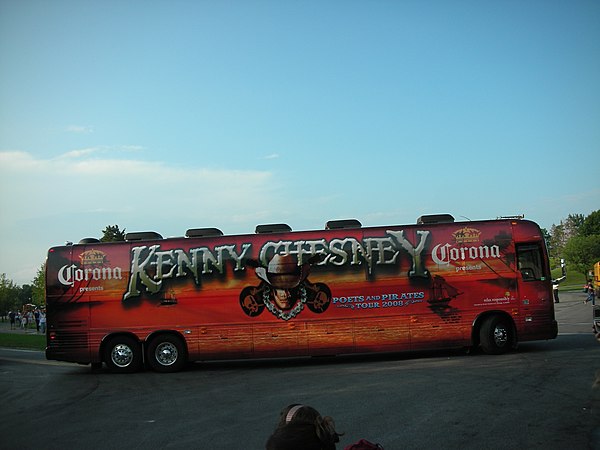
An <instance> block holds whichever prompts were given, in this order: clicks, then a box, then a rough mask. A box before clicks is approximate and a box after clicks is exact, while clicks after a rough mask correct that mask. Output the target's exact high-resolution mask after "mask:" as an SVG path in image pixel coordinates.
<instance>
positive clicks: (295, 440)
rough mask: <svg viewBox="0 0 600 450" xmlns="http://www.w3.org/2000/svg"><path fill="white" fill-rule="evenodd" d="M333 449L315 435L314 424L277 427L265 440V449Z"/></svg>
mask: <svg viewBox="0 0 600 450" xmlns="http://www.w3.org/2000/svg"><path fill="white" fill-rule="evenodd" d="M325 449H327V450H329V449H331V450H333V449H335V444H333V446H327V445H325V444H324V443H323V442H321V440H320V439H319V436H317V433H316V430H315V426H314V425H311V424H308V423H302V422H297V423H290V424H288V425H284V426H283V427H280V428H277V429H276V430H275V431H274V432H273V434H272V435H271V437H269V440H268V441H267V446H266V450H325Z"/></svg>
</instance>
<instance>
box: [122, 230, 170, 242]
mask: <svg viewBox="0 0 600 450" xmlns="http://www.w3.org/2000/svg"><path fill="white" fill-rule="evenodd" d="M162 238H163V237H162V236H161V235H160V234H158V233H157V232H156V231H137V232H134V233H127V234H125V240H126V241H153V240H157V239H162Z"/></svg>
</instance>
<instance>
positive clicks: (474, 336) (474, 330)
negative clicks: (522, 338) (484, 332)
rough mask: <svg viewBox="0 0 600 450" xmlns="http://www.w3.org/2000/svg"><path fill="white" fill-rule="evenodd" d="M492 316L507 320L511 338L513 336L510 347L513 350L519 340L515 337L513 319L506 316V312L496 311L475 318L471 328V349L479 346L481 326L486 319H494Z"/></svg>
mask: <svg viewBox="0 0 600 450" xmlns="http://www.w3.org/2000/svg"><path fill="white" fill-rule="evenodd" d="M494 316H500V317H502V318H504V319H506V320H507V322H508V324H509V325H510V327H511V331H512V336H513V342H512V343H511V347H513V348H514V347H516V346H517V342H518V340H519V336H518V335H517V327H516V325H515V321H514V319H513V317H512V316H511V315H510V314H508V313H507V312H506V311H498V310H493V311H485V312H483V313H481V314H479V315H478V316H477V317H476V318H475V320H474V321H473V325H472V327H471V343H472V345H473V347H478V346H479V344H481V342H480V337H479V336H480V334H479V332H480V331H481V326H482V325H483V323H484V322H485V321H486V319H487V318H488V317H494Z"/></svg>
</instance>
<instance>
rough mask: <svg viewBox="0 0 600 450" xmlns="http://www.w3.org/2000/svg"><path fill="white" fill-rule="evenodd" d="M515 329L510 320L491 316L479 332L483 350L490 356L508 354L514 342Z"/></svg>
mask: <svg viewBox="0 0 600 450" xmlns="http://www.w3.org/2000/svg"><path fill="white" fill-rule="evenodd" d="M513 334H514V333H513V328H512V326H511V324H510V322H509V320H508V319H506V318H504V317H502V316H491V317H488V318H487V319H485V321H484V322H483V324H482V325H481V329H480V330H479V340H480V343H481V349H482V350H483V351H484V352H485V353H487V354H488V355H500V354H502V353H506V352H507V351H508V350H510V348H511V347H512V343H513V341H514V335H513Z"/></svg>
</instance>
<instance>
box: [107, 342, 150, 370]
mask: <svg viewBox="0 0 600 450" xmlns="http://www.w3.org/2000/svg"><path fill="white" fill-rule="evenodd" d="M104 348H105V353H104V362H105V363H106V366H107V367H108V370H110V371H111V372H113V373H133V372H137V371H138V370H139V369H140V368H141V367H142V350H141V346H140V344H139V342H137V341H136V340H135V339H133V338H132V337H130V336H117V337H114V338H111V339H110V340H109V341H108V342H107V343H106V346H105V347H104Z"/></svg>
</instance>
